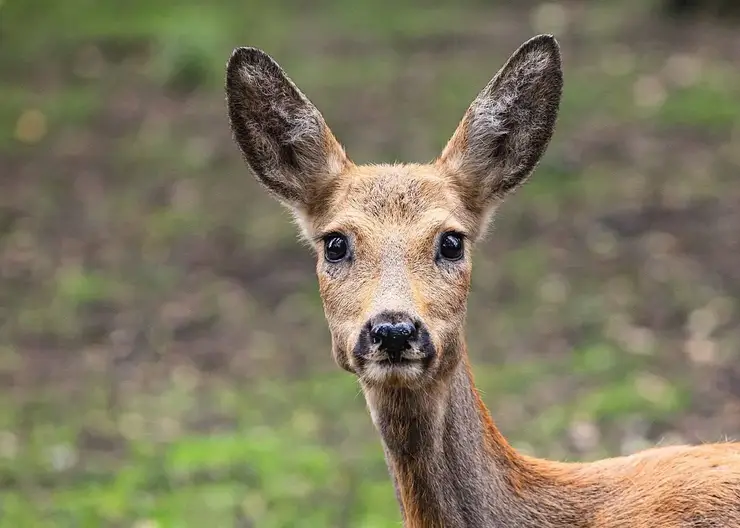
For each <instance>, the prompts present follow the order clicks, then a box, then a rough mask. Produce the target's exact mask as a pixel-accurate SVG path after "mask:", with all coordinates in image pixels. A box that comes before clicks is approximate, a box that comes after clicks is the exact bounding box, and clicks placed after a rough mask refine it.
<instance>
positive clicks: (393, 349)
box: [370, 317, 417, 357]
mask: <svg viewBox="0 0 740 528" xmlns="http://www.w3.org/2000/svg"><path fill="white" fill-rule="evenodd" d="M393 319H396V318H393ZM416 334H417V331H416V325H415V324H414V322H413V321H412V320H411V318H406V317H404V318H402V319H400V320H395V321H394V320H392V319H391V318H383V319H381V320H379V321H376V322H375V323H374V324H373V326H372V327H371V329H370V339H372V341H373V344H375V345H378V346H379V348H380V349H381V350H385V351H386V352H388V354H389V355H390V356H391V357H394V356H398V355H400V353H401V352H402V351H404V350H405V349H407V348H408V347H409V343H410V342H411V341H413V340H414V339H416Z"/></svg>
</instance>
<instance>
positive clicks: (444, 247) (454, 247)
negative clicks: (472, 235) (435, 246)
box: [439, 233, 465, 260]
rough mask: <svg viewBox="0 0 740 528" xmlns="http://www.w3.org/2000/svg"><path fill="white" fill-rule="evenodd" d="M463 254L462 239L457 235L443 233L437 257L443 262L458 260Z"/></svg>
mask: <svg viewBox="0 0 740 528" xmlns="http://www.w3.org/2000/svg"><path fill="white" fill-rule="evenodd" d="M464 253H465V245H464V243H463V237H462V236H460V235H459V234H457V233H444V234H443V235H442V238H441V240H440V242H439V256H440V257H442V258H443V259H445V260H460V259H461V258H462V257H463V254H464Z"/></svg>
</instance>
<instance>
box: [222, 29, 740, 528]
mask: <svg viewBox="0 0 740 528" xmlns="http://www.w3.org/2000/svg"><path fill="white" fill-rule="evenodd" d="M562 85H563V80H562V69H561V60H560V48H559V45H558V44H557V41H556V40H555V39H554V38H553V37H552V36H550V35H540V36H537V37H534V38H532V39H531V40H529V41H527V42H526V43H524V44H523V45H522V46H521V47H520V48H519V49H518V50H517V51H516V52H515V53H514V54H513V55H512V56H511V57H510V58H509V60H508V61H507V62H506V64H505V65H504V66H503V68H501V70H500V71H499V72H498V73H497V74H496V75H495V76H494V77H493V79H492V80H491V81H490V82H489V83H488V85H487V86H486V87H485V88H484V89H483V90H482V91H481V92H480V94H479V95H478V96H477V98H476V99H475V100H474V101H473V103H472V104H471V106H470V107H469V109H468V110H467V112H466V113H465V115H464V117H463V118H462V121H461V122H460V124H459V126H458V128H457V130H456V131H455V133H454V134H453V135H452V138H451V139H450V140H449V142H448V143H447V145H446V146H445V148H444V150H443V151H442V153H441V155H440V156H439V157H438V158H437V159H436V160H434V161H433V162H432V163H430V164H423V165H422V164H382V165H370V166H359V165H355V164H354V163H352V161H350V159H349V158H348V157H347V155H346V154H345V152H344V150H343V148H342V146H340V144H339V143H338V141H337V140H336V139H335V137H334V135H333V134H332V133H331V131H330V130H329V128H328V127H327V125H326V123H325V121H324V119H323V117H322V115H321V114H320V113H319V111H318V110H317V109H316V108H315V107H314V106H313V104H312V103H311V102H310V101H309V100H308V99H307V98H306V97H305V96H304V95H303V93H302V92H301V91H299V89H298V88H297V87H296V86H295V85H294V84H293V82H292V81H291V80H290V79H289V78H288V77H287V76H286V75H285V73H284V72H283V70H282V69H281V67H280V66H279V65H278V64H277V63H276V62H275V61H274V60H273V59H272V58H270V57H269V56H268V55H267V54H266V53H265V52H263V51H261V50H258V49H255V48H238V49H236V50H234V52H233V54H232V55H231V58H230V59H229V62H228V65H227V73H226V98H227V106H228V113H229V119H230V123H231V129H232V132H233V136H234V139H235V141H236V143H237V145H238V146H239V148H240V149H241V152H242V154H243V157H244V159H245V161H246V163H247V165H248V166H249V167H250V168H251V170H252V172H254V174H255V175H256V177H257V179H258V180H259V181H260V182H261V183H262V185H263V186H264V187H265V188H266V189H267V190H268V191H269V192H270V193H271V194H272V195H273V196H275V197H276V198H277V199H278V200H279V201H280V202H281V203H282V204H283V205H285V206H287V207H288V208H289V209H290V210H291V211H292V213H293V216H294V217H295V219H296V222H297V223H298V225H299V226H300V228H301V230H302V232H303V235H304V236H305V238H306V240H308V241H309V242H310V243H311V245H312V246H313V247H314V248H315V250H316V252H317V255H318V262H317V265H316V272H317V274H318V280H319V289H320V294H321V298H322V302H323V305H324V311H325V314H326V319H327V321H328V325H329V329H330V332H331V337H332V352H333V355H334V358H335V360H336V362H337V363H338V364H339V366H341V367H342V368H344V369H345V370H347V371H349V372H351V373H353V374H355V375H356V376H357V378H358V379H359V383H360V386H361V388H362V391H363V393H364V396H365V399H366V402H367V406H368V408H369V411H370V415H371V418H372V421H373V424H374V425H375V427H376V428H377V430H378V432H379V433H380V437H381V439H382V445H383V449H384V453H385V458H386V461H387V464H388V469H389V472H390V474H391V477H392V480H393V483H394V486H395V489H396V496H397V499H398V502H399V506H400V509H401V513H402V516H403V520H404V525H405V526H407V527H415V528H419V527H445V528H455V527H512V528H513V527H533V528H549V527H558V528H561V527H572V528H586V527H617V526H618V527H628V526H634V527H648V528H663V527H685V528H689V527H691V528H699V527H707V528H708V527H710V526H711V527H740V444H737V443H735V444H731V443H725V444H712V445H701V446H681V447H663V448H653V449H649V450H646V451H643V452H641V453H638V454H634V455H631V456H624V457H618V458H611V459H607V460H601V461H597V462H591V463H564V462H553V461H548V460H541V459H537V458H533V457H529V456H526V455H523V454H520V453H518V452H516V451H515V450H514V449H513V448H512V447H511V446H510V445H509V444H508V443H507V441H506V440H505V439H504V437H503V436H502V434H501V433H500V432H499V431H498V429H497V428H496V426H495V425H494V423H493V421H492V420H491V417H490V415H489V413H488V410H487V409H486V407H485V406H484V404H483V402H482V401H481V399H480V397H479V396H478V393H477V392H476V389H475V386H474V384H473V378H472V375H471V372H470V366H469V362H468V357H467V352H466V346H465V339H464V329H463V327H464V320H465V311H466V303H467V297H468V291H469V285H470V275H471V248H472V246H473V244H474V242H476V240H478V239H479V238H480V237H481V235H482V233H483V231H484V230H485V228H486V226H487V224H488V223H489V221H490V219H491V217H492V215H493V213H494V212H495V211H496V209H497V207H498V206H499V204H500V203H501V201H502V200H503V199H504V197H506V196H507V195H509V194H511V193H512V191H514V190H515V189H516V188H518V187H519V186H520V185H522V183H524V181H525V180H526V179H527V178H528V177H529V175H530V174H531V173H532V171H533V170H534V168H535V166H536V165H537V163H538V162H539V160H540V158H541V156H542V154H543V153H544V151H545V149H546V147H547V145H548V143H549V141H550V138H551V136H552V134H553V130H554V127H555V121H556V117H557V113H558V110H559V106H560V98H561V91H562Z"/></svg>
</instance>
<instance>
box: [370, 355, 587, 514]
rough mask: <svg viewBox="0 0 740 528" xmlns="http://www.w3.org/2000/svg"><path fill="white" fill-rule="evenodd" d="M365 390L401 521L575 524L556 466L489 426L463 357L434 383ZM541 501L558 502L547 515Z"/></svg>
mask: <svg viewBox="0 0 740 528" xmlns="http://www.w3.org/2000/svg"><path fill="white" fill-rule="evenodd" d="M462 357H463V358H466V357H467V356H466V355H463V356H462ZM365 396H366V399H367V403H368V407H369V409H370V413H371V415H372V418H373V423H374V424H375V426H376V428H377V429H378V431H379V432H380V435H381V438H382V441H383V447H384V451H385V456H386V462H387V464H388V468H389V471H390V473H391V475H392V478H393V482H394V485H395V488H396V496H397V498H398V501H399V503H400V506H401V510H402V513H403V516H404V525H405V526H406V527H408V528H412V527H413V528H421V527H424V528H432V527H444V528H456V527H472V526H481V527H483V526H485V527H502V528H503V527H524V526H535V525H536V526H540V527H550V526H581V519H578V512H576V511H575V510H574V509H572V508H571V509H569V508H568V507H567V506H566V505H565V504H564V503H563V502H562V501H561V500H559V497H556V496H557V495H559V494H560V493H562V491H558V490H562V486H560V485H559V483H558V482H557V478H556V476H555V474H554V471H553V469H554V468H555V467H556V466H555V465H553V466H550V465H549V464H548V463H546V462H544V461H537V460H534V459H529V458H526V457H524V456H522V455H519V454H518V453H517V452H516V451H515V450H514V449H513V448H512V447H511V446H510V445H509V444H508V443H507V442H506V440H505V439H504V437H503V435H501V433H500V432H499V431H498V429H497V428H496V427H495V425H494V423H493V421H492V420H491V417H490V415H489V413H488V410H487V409H486V407H485V405H484V404H483V402H482V401H481V399H480V397H479V396H478V393H477V391H476V389H475V387H474V384H473V379H472V375H471V372H470V367H469V363H468V362H467V359H464V360H463V361H461V362H460V364H459V365H457V366H456V367H454V369H453V371H452V373H451V376H450V377H449V378H448V379H447V380H446V381H445V382H440V383H439V384H438V385H437V386H434V387H431V388H428V389H425V390H423V391H417V390H411V389H403V388H382V389H381V388H377V387H365ZM551 495H552V499H553V500H554V502H553V500H548V497H549V496H551ZM543 504H544V505H547V504H550V508H552V505H553V504H558V506H559V507H560V509H559V510H558V512H557V513H556V514H555V515H554V516H552V515H551V512H548V511H540V509H542V508H543V506H542V505H543ZM544 508H545V509H546V508H547V506H544ZM554 517H558V518H560V519H562V520H568V519H570V522H571V524H560V522H561V521H560V520H557V519H555V518H554ZM533 522H534V523H535V524H532V523H533Z"/></svg>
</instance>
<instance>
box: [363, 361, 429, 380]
mask: <svg viewBox="0 0 740 528" xmlns="http://www.w3.org/2000/svg"><path fill="white" fill-rule="evenodd" d="M423 377H424V367H423V366H422V364H421V363H420V362H405V363H398V364H393V363H390V364H389V363H366V364H365V366H364V368H363V371H362V380H363V381H365V382H367V383H370V384H372V385H413V384H415V383H418V382H419V381H420V380H421V379H422V378H423Z"/></svg>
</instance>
